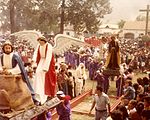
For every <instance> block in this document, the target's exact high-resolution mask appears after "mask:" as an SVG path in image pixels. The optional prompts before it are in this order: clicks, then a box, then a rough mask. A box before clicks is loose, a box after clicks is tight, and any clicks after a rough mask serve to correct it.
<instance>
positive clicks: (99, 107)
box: [89, 86, 110, 120]
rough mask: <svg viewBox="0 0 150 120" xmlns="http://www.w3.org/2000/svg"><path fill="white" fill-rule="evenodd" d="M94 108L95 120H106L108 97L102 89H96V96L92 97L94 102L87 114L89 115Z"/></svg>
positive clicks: (98, 87) (108, 104)
mask: <svg viewBox="0 0 150 120" xmlns="http://www.w3.org/2000/svg"><path fill="white" fill-rule="evenodd" d="M107 106H108V110H107ZM94 107H95V120H100V119H102V120H106V118H107V115H108V113H107V111H108V112H109V114H110V101H109V97H108V95H107V94H105V93H104V92H103V91H102V87H100V86H97V87H96V94H95V96H94V100H93V103H92V106H91V109H90V112H89V114H91V111H92V110H93V108H94Z"/></svg>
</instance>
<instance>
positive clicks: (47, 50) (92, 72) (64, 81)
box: [1, 36, 150, 120]
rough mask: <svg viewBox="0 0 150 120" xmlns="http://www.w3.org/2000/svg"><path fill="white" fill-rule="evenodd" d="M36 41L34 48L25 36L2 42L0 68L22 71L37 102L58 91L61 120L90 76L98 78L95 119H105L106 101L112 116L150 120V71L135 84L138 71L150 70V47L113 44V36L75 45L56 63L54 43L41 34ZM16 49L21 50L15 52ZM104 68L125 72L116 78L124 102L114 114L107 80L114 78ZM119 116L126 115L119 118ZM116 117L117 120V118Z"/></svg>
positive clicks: (132, 42)
mask: <svg viewBox="0 0 150 120" xmlns="http://www.w3.org/2000/svg"><path fill="white" fill-rule="evenodd" d="M103 39H104V38H103ZM37 41H38V42H39V45H38V46H37V48H36V49H34V48H33V47H32V45H31V44H30V43H29V42H28V41H26V40H22V41H19V40H16V41H11V42H12V43H9V42H5V43H4V44H3V45H1V48H2V49H1V54H2V56H3V57H2V56H1V59H2V60H3V59H4V61H3V62H2V60H1V69H2V70H4V71H5V73H7V74H19V73H21V74H22V77H23V80H24V81H25V82H26V83H27V86H28V88H29V90H30V91H31V95H32V98H33V101H34V103H35V104H36V105H42V104H44V103H45V102H46V101H47V100H50V99H51V98H53V97H54V96H55V94H56V91H59V92H58V93H57V96H58V97H60V99H62V101H63V104H62V105H60V106H58V107H57V111H58V114H59V115H60V120H61V119H62V118H61V117H64V116H63V115H64V114H62V111H64V109H65V108H66V106H67V108H68V109H65V110H66V116H65V117H68V118H66V119H65V120H69V119H70V105H69V100H70V99H72V98H74V97H76V96H78V95H80V94H82V93H83V92H84V91H85V87H86V80H87V79H90V80H95V81H97V87H96V94H95V96H94V101H93V104H92V107H91V110H90V113H91V111H92V109H93V108H94V107H95V108H96V120H99V119H100V118H102V119H106V118H107V107H106V105H108V108H109V109H108V112H109V114H110V115H111V119H113V120H127V118H128V119H129V118H130V119H131V120H134V117H135V116H139V117H136V118H139V120H142V119H143V120H147V119H150V118H149V114H148V113H150V97H149V95H150V74H149V77H144V78H138V79H137V83H133V78H134V71H136V72H148V71H149V70H150V52H149V51H150V48H149V47H144V45H142V44H140V41H138V40H127V39H121V40H118V41H117V43H116V42H113V41H116V38H115V37H114V36H112V37H111V42H110V43H108V42H107V40H106V41H105V42H103V43H102V44H101V46H100V47H91V46H87V45H86V46H83V47H80V48H79V47H78V46H72V47H71V48H70V49H69V50H67V51H66V52H65V53H64V56H63V55H61V56H63V57H64V62H61V63H59V64H55V56H54V55H53V53H52V45H51V44H50V43H48V41H47V39H46V38H45V37H44V36H41V37H39V38H38V39H37ZM116 45H117V46H116ZM105 46H107V47H108V48H109V49H107V48H106V47H105ZM7 49H8V53H7ZM15 52H17V53H18V54H17V55H16V54H14V53H15ZM109 52H110V55H109ZM3 53H4V54H6V55H3ZM10 53H11V54H12V55H11V54H10ZM120 53H121V54H120ZM13 54H14V55H13ZM119 54H120V55H119ZM8 55H9V57H8ZM58 56H59V55H57V57H58ZM108 56H109V58H108ZM114 56H115V57H114ZM118 56H119V57H118ZM8 58H9V59H10V60H8ZM20 58H21V59H20ZM6 59H7V60H8V61H6ZM13 59H14V60H13ZM14 61H15V62H14ZM23 66H24V67H23ZM105 69H113V70H116V69H117V70H118V69H119V72H120V73H121V74H120V75H118V76H117V77H116V88H117V92H116V95H117V96H118V97H121V99H122V101H121V104H120V105H119V106H118V107H117V110H115V111H114V112H113V113H110V101H109V97H108V95H107V92H108V89H109V86H110V85H109V81H110V79H112V80H113V79H114V77H113V76H109V75H108V74H103V71H104V70H105ZM72 70H73V71H75V72H72ZM25 71H26V72H25ZM1 73H2V71H1ZM26 73H27V74H26ZM60 91H61V92H60ZM60 93H61V95H60ZM66 95H69V96H70V98H69V97H66ZM139 99H140V100H139ZM99 101H102V102H99ZM142 106H143V107H142ZM60 107H61V108H62V110H61V109H60ZM123 110H124V111H125V110H126V111H127V113H124V111H123ZM61 114H62V116H61ZM119 114H120V115H121V116H123V117H120V118H119V116H120V115H119ZM116 115H117V117H118V118H114V117H115V116H116Z"/></svg>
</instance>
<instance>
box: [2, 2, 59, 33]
mask: <svg viewBox="0 0 150 120" xmlns="http://www.w3.org/2000/svg"><path fill="white" fill-rule="evenodd" d="M10 4H14V8H15V16H13V17H14V19H15V27H16V31H20V30H23V29H36V30H40V31H42V32H44V31H47V32H51V31H52V30H55V29H57V26H58V25H57V23H58V21H57V20H58V19H57V18H58V15H59V11H58V9H57V8H58V5H59V3H58V1H57V0H17V1H15V0H9V1H8V2H6V1H2V2H1V3H0V6H1V11H2V12H1V13H0V14H1V16H0V20H1V21H3V22H2V29H3V30H4V31H6V30H10V27H11V26H10V7H9V5H10ZM54 25H55V26H54Z"/></svg>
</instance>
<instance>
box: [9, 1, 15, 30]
mask: <svg viewBox="0 0 150 120" xmlns="http://www.w3.org/2000/svg"><path fill="white" fill-rule="evenodd" d="M9 7H10V30H11V33H14V32H16V25H15V2H14V0H10V5H9Z"/></svg>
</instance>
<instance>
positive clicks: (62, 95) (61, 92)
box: [56, 91, 65, 97]
mask: <svg viewBox="0 0 150 120" xmlns="http://www.w3.org/2000/svg"><path fill="white" fill-rule="evenodd" d="M56 95H58V96H60V97H65V94H64V92H63V91H58V92H57V93H56Z"/></svg>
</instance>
